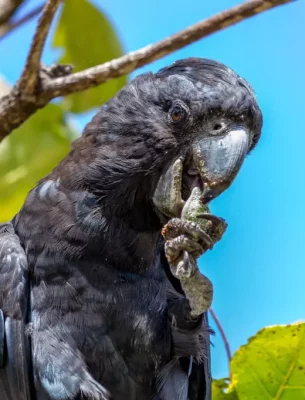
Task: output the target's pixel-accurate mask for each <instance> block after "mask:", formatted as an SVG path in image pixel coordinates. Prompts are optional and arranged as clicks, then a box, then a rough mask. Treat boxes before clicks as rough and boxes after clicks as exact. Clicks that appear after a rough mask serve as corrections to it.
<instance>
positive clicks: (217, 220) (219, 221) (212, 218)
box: [197, 213, 226, 224]
mask: <svg viewBox="0 0 305 400" xmlns="http://www.w3.org/2000/svg"><path fill="white" fill-rule="evenodd" d="M197 217H198V218H204V219H206V220H207V221H211V222H214V223H216V224H226V221H225V220H224V219H223V218H221V217H216V215H213V214H210V213H201V214H198V215H197Z"/></svg>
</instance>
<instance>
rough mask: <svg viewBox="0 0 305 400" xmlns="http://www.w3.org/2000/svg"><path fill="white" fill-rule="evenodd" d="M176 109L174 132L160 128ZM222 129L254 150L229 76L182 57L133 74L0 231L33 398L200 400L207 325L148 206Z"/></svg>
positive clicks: (204, 393)
mask: <svg viewBox="0 0 305 400" xmlns="http://www.w3.org/2000/svg"><path fill="white" fill-rule="evenodd" d="M177 102H179V104H183V107H185V109H186V110H187V111H186V113H187V115H186V118H185V119H184V121H183V123H173V121H172V120H170V118H169V113H170V110H171V109H172V107H173V106H174V105H175V104H176V103H177ZM219 118H221V119H222V120H225V121H226V124H227V125H228V126H231V125H234V124H238V125H242V126H244V127H246V129H247V132H249V142H250V146H249V150H251V149H252V148H253V147H254V146H255V144H256V143H257V141H258V138H259V135H260V131H261V125H262V119H261V113H260V110H259V108H258V106H257V103H256V100H255V97H254V94H253V91H252V89H251V88H250V87H249V86H248V84H247V83H246V82H245V81H244V80H243V79H241V78H240V77H238V76H237V75H236V74H235V73H234V72H233V71H232V70H230V69H228V68H227V67H226V66H224V65H222V64H219V63H216V62H213V61H209V60H204V59H187V60H181V61H179V62H176V63H175V64H173V66H170V67H168V68H165V69H163V70H161V71H159V72H158V73H157V74H152V73H148V74H144V75H142V76H139V77H138V78H136V79H135V80H134V81H132V82H131V83H130V84H129V85H127V86H126V87H125V88H123V89H122V90H121V91H120V92H119V93H118V94H117V96H115V97H114V98H113V99H112V100H110V101H109V102H108V104H107V105H105V106H103V107H102V108H101V109H100V111H99V112H98V113H97V115H96V116H95V117H94V118H93V120H92V121H91V122H90V123H89V124H88V125H87V126H86V128H85V131H84V133H83V135H82V137H80V138H79V139H78V140H76V141H75V142H74V143H73V145H72V150H71V152H70V153H69V155H68V156H67V157H66V158H65V159H64V160H63V161H62V162H61V163H60V164H59V166H58V167H56V168H55V169H54V170H53V172H52V173H51V174H49V175H48V176H47V177H46V178H44V179H43V180H42V181H41V182H39V184H38V185H37V187H36V188H34V189H33V190H32V191H31V192H30V193H29V195H28V197H27V199H26V201H25V204H24V206H23V208H22V209H21V210H20V212H19V213H18V215H17V216H16V217H15V218H14V219H13V221H12V225H11V226H9V229H8V231H7V232H6V231H3V232H2V233H0V298H1V303H0V307H1V308H2V309H3V312H4V314H5V316H6V317H8V316H10V313H11V312H12V310H15V309H17V311H18V310H19V314H18V312H17V313H13V315H12V317H14V318H17V319H18V320H20V321H24V322H26V323H30V328H31V329H30V333H31V335H30V336H31V346H32V356H31V357H32V358H31V359H32V371H33V373H32V376H31V378H30V382H32V381H33V382H34V385H35V396H36V400H47V399H54V400H65V399H80V398H86V399H87V398H88V399H89V398H92V399H107V398H112V399H114V400H123V399H124V400H125V399H126V398H128V399H129V400H133V399H137V400H148V399H150V398H151V397H154V398H155V399H156V400H165V399H166V400H172V399H176V398H180V399H181V400H186V399H187V398H188V399H189V400H204V399H205V400H209V399H210V371H209V346H208V344H207V343H209V329H208V326H207V320H206V315H203V316H201V317H200V318H199V319H198V320H193V319H192V318H191V315H190V309H189V305H188V302H187V300H186V299H185V297H184V294H183V291H182V289H181V286H180V283H179V281H177V280H176V279H175V278H174V277H173V276H172V275H171V273H170V271H169V268H168V264H167V261H166V259H165V256H164V249H163V247H164V244H163V241H162V239H161V237H160V230H161V227H162V224H163V223H164V221H166V218H165V217H164V216H163V218H161V220H160V214H159V213H158V212H157V210H156V209H155V207H154V205H153V202H152V197H153V193H154V189H155V187H156V184H157V182H158V180H159V178H160V175H161V174H162V172H163V171H164V170H165V169H166V168H167V167H168V166H169V165H170V163H172V162H173V160H175V158H176V157H178V156H179V155H185V154H186V153H187V152H188V149H189V147H190V145H191V144H192V143H193V142H194V141H195V140H197V139H198V137H200V136H205V135H208V134H209V133H210V132H211V131H213V126H214V125H215V121H218V120H219ZM214 134H215V133H214ZM11 229H14V230H15V233H16V235H17V236H12V233H11ZM19 240H20V243H19V242H18V241H19ZM20 244H21V246H22V247H20ZM12 246H15V247H14V249H15V250H14V251H16V258H15V259H14V260H15V261H13V262H12V261H8V258H7V253H8V249H9V247H10V248H13V247H12ZM24 251H25V253H24ZM25 255H26V260H27V262H26V261H25ZM28 277H29V278H28ZM27 279H29V284H28V283H27ZM8 285H9V286H8ZM8 287H10V288H11V289H10V291H9V292H8V290H7V289H8ZM28 287H30V301H29V307H28V312H25V311H24V304H26V303H24V298H26V297H27V290H28ZM22 323H23V322H22ZM0 333H1V329H0ZM0 344H1V339H0ZM8 376H9V373H8ZM2 390H3V389H2ZM31 390H32V389H31ZM0 392H1V386H0ZM178 393H179V396H180V397H177V396H178ZM110 396H111V397H110ZM187 396H188V397H187ZM7 399H8V400H17V399H18V400H19V398H17V397H16V399H15V397H13V398H11V397H7ZM21 399H22V400H24V399H27V397H26V396H24V397H20V400H21ZM5 400H6V399H5Z"/></svg>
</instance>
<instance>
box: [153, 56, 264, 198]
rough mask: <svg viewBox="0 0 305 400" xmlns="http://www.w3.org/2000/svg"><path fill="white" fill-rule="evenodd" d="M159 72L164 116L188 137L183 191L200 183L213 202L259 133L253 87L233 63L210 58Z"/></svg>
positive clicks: (177, 132)
mask: <svg viewBox="0 0 305 400" xmlns="http://www.w3.org/2000/svg"><path fill="white" fill-rule="evenodd" d="M155 76H156V77H157V79H158V81H157V84H158V87H159V90H158V93H160V94H161V93H162V101H161V102H162V103H163V110H166V113H167V115H166V117H164V118H166V119H167V123H168V124H169V125H171V129H172V132H173V134H174V135H175V137H176V138H178V140H181V141H183V142H184V143H185V144H184V145H183V148H184V149H185V150H186V152H185V153H184V154H183V161H184V162H183V188H184V195H185V197H187V196H188V194H189V193H190V190H191V189H192V187H194V185H197V186H199V187H201V188H202V193H203V194H202V201H203V202H209V201H210V200H212V199H214V198H215V197H217V196H218V195H219V194H221V193H222V192H223V191H224V190H225V189H227V188H228V187H229V186H230V185H231V183H232V182H233V180H234V178H235V176H236V175H237V173H238V171H239V170H240V168H241V166H242V164H243V161H244V159H245V157H246V155H247V154H248V153H249V152H250V151H251V150H252V149H253V148H254V147H255V145H256V144H257V142H258V140H259V138H260V135H261V129H262V113H261V111H260V108H259V106H258V104H257V101H256V98H255V94H254V91H253V90H252V88H251V87H250V85H249V84H248V83H247V82H246V81H245V80H244V79H242V78H241V77H239V76H238V75H237V74H236V73H235V72H234V71H233V70H232V69H230V68H228V67H226V66H225V65H223V64H221V63H218V62H215V61H211V60H206V59H192V58H191V59H187V60H181V61H177V62H175V63H174V64H173V65H171V66H169V67H167V68H163V69H162V70H160V71H159V72H158V73H157V74H156V75H155ZM159 102H160V100H159ZM186 143H187V144H188V145H187V144H186ZM181 147H182V146H181ZM165 172H166V171H165Z"/></svg>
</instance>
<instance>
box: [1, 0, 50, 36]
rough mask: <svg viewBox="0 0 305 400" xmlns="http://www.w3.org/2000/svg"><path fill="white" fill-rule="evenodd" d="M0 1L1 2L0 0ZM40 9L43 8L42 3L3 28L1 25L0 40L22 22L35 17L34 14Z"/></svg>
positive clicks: (39, 11)
mask: <svg viewBox="0 0 305 400" xmlns="http://www.w3.org/2000/svg"><path fill="white" fill-rule="evenodd" d="M0 2H1V0H0ZM42 9H43V5H41V6H38V7H36V8H33V10H31V11H30V12H29V13H27V14H25V15H24V16H22V17H21V18H19V19H16V21H12V22H10V23H9V24H7V26H6V27H5V28H4V29H3V27H2V26H1V27H0V41H1V40H3V39H4V38H5V37H6V36H7V35H9V34H10V33H11V32H12V31H14V30H15V29H17V28H19V27H20V26H22V25H23V24H25V23H27V22H28V21H30V20H31V19H32V18H34V17H36V15H38V14H40V13H41V11H42Z"/></svg>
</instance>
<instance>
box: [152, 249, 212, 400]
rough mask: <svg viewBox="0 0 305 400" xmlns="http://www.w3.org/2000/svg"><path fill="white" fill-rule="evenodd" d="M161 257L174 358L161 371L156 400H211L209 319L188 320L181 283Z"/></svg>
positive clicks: (188, 310)
mask: <svg viewBox="0 0 305 400" xmlns="http://www.w3.org/2000/svg"><path fill="white" fill-rule="evenodd" d="M162 253H163V254H162ZM162 253H161V262H162V265H163V267H164V270H165V272H166V274H167V278H168V285H167V299H168V311H169V315H170V316H171V318H172V322H173V323H174V324H173V327H172V339H173V353H174V355H175V358H174V359H173V360H172V361H171V362H169V363H168V364H167V365H166V366H165V367H164V368H163V370H162V371H160V374H159V385H158V386H159V393H158V396H156V399H158V400H159V399H160V400H165V399H167V398H180V399H181V400H211V399H212V393H211V386H212V378H211V354H210V334H211V333H212V331H211V329H210V327H209V322H208V315H207V313H206V312H205V313H203V314H202V315H201V316H200V317H199V318H198V319H197V320H192V319H191V318H190V308H189V303H188V301H187V300H186V297H185V295H184V293H183V289H182V287H181V283H180V281H179V280H178V279H176V278H175V277H174V276H173V275H172V274H171V272H170V270H169V267H168V263H167V261H166V258H165V255H164V252H163V251H162ZM154 400H155V399H154Z"/></svg>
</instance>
